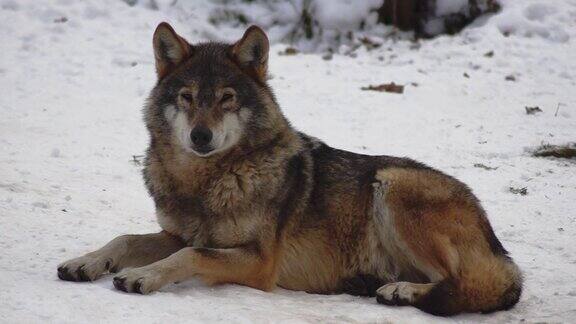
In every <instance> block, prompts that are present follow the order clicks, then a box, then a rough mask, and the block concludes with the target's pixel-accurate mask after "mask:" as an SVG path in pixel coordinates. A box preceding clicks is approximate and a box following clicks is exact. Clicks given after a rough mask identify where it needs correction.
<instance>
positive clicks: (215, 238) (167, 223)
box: [156, 208, 262, 247]
mask: <svg viewBox="0 0 576 324" xmlns="http://www.w3.org/2000/svg"><path fill="white" fill-rule="evenodd" d="M156 218H157V221H158V224H159V225H160V227H161V228H162V229H163V230H165V231H166V232H168V233H170V234H172V235H175V236H178V237H180V238H181V239H182V240H184V241H185V242H186V243H187V245H189V246H197V247H230V246H236V245H240V244H244V243H245V242H246V241H247V240H249V239H250V237H251V235H252V234H253V233H254V231H256V230H257V227H259V226H262V219H261V218H260V217H257V216H253V217H251V215H250V214H248V213H241V212H240V213H237V214H220V213H214V212H206V210H203V209H200V208H198V209H196V210H190V209H187V210H178V209H175V208H172V209H170V210H166V209H162V208H157V211H156Z"/></svg>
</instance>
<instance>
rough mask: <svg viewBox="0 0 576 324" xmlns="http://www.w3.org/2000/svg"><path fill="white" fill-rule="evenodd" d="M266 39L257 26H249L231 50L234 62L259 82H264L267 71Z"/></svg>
mask: <svg viewBox="0 0 576 324" xmlns="http://www.w3.org/2000/svg"><path fill="white" fill-rule="evenodd" d="M269 49H270V45H269V44H268V37H267V36H266V33H264V31H263V30H262V29H260V27H258V26H250V28H248V29H247V30H246V32H245V33H244V36H242V39H240V40H239V41H238V42H236V44H234V46H233V48H232V54H233V55H234V57H235V58H236V61H237V62H238V63H239V64H240V65H241V66H242V67H243V68H246V69H248V70H251V71H253V72H254V73H255V74H256V76H257V77H258V78H259V79H260V80H261V81H265V80H266V72H267V70H268V51H269Z"/></svg>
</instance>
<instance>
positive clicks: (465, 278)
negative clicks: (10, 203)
mask: <svg viewBox="0 0 576 324" xmlns="http://www.w3.org/2000/svg"><path fill="white" fill-rule="evenodd" d="M154 49H155V58H156V69H157V74H158V83H157V84H156V86H155V88H154V89H153V90H152V92H151V94H150V97H149V99H148V102H147V104H146V107H145V110H144V119H145V121H146V126H147V128H148V131H149V134H150V145H149V147H148V151H147V155H146V162H145V168H144V179H145V182H146V186H147V188H148V191H149V193H150V195H151V196H152V198H153V199H154V202H155V205H156V215H157V219H158V223H159V225H160V227H161V228H162V232H160V233H157V234H146V235H129V236H121V237H118V238H116V239H115V240H113V241H112V242H110V243H109V244H107V245H106V246H104V247H103V248H101V249H100V250H97V251H94V252H91V253H88V254H86V255H85V256H82V257H79V258H76V259H72V260H69V261H67V262H64V263H62V264H61V265H60V266H59V267H58V276H59V277H60V278H61V279H63V280H72V281H86V280H95V279H97V278H99V277H100V276H101V275H102V274H103V273H105V272H107V271H120V273H118V274H117V275H116V277H115V278H114V285H115V287H116V288H117V289H119V290H123V291H126V292H138V293H142V294H147V293H150V292H153V291H155V290H158V289H161V288H162V287H163V286H165V285H167V284H170V283H173V282H177V281H182V280H187V279H190V278H192V277H195V276H197V277H199V278H201V279H202V280H204V281H205V282H206V283H208V284H223V283H236V284H242V285H246V286H249V287H253V288H257V289H261V290H265V291H269V290H272V289H274V287H276V286H280V287H284V288H286V289H293V290H301V291H307V292H312V293H321V294H332V293H351V294H356V295H365V296H376V298H377V300H378V302H380V303H382V304H386V305H397V306H403V305H412V306H415V307H418V308H420V309H422V310H424V311H426V312H429V313H432V314H436V315H451V314H456V313H460V312H491V311H496V310H503V309H508V308H510V307H512V306H513V305H514V304H516V303H517V302H518V300H519V298H520V293H521V289H522V278H521V274H520V271H519V269H518V267H517V266H516V265H515V264H514V263H513V261H512V259H511V258H510V257H509V256H508V255H507V252H506V250H505V249H504V248H503V247H502V245H501V243H500V242H499V241H498V239H497V238H496V236H495V234H494V232H493V230H492V228H491V226H490V223H489V221H488V219H487V216H486V214H485V212H484V210H483V208H482V207H481V205H480V203H479V201H478V199H477V198H476V197H475V196H474V195H473V194H472V192H471V191H470V189H469V188H468V187H467V186H466V185H464V184H463V183H461V182H459V181H458V180H456V179H454V178H452V177H450V176H448V175H445V174H443V173H441V172H440V171H437V170H434V169H432V168H430V167H427V166H425V165H424V164H421V163H419V162H416V161H413V160H410V159H406V158H397V157H390V156H367V155H361V154H355V153H351V152H346V151H342V150H338V149H334V148H331V147H329V146H327V145H326V144H324V143H322V142H320V141H318V140H316V139H314V138H312V137H310V136H308V135H305V134H303V133H299V132H297V131H296V130H294V128H292V126H291V125H290V123H289V122H288V121H287V120H286V118H285V117H284V115H283V114H282V112H281V110H280V108H279V107H278V104H277V103H276V99H275V98H274V95H273V93H272V91H271V89H270V88H269V86H268V85H267V83H266V73H267V68H268V65H267V62H268V52H269V47H268V40H267V38H266V35H265V34H264V32H263V31H262V30H261V29H259V28H258V27H251V28H249V29H248V30H247V31H246V33H245V35H244V36H243V37H242V39H241V40H239V41H238V42H236V43H235V44H220V43H201V44H189V43H188V42H186V41H185V40H184V39H183V38H182V37H180V36H178V35H177V34H176V33H175V32H174V30H173V29H172V28H171V27H170V26H169V25H168V24H166V23H162V24H160V25H159V26H158V28H157V30H156V32H155V34H154Z"/></svg>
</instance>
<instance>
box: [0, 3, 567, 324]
mask: <svg viewBox="0 0 576 324" xmlns="http://www.w3.org/2000/svg"><path fill="white" fill-rule="evenodd" d="M165 2H166V3H164V2H161V6H160V10H153V9H150V8H148V7H149V6H146V5H137V6H134V7H130V6H128V5H127V4H126V3H124V2H121V1H112V0H108V1H98V0H91V1H88V0H86V1H73V0H59V1H38V0H22V1H20V0H18V1H16V0H0V91H1V95H0V112H1V115H0V116H1V118H0V322H4V323H16V322H19V323H20V322H23V323H30V322H36V323H45V322H58V323H63V322H70V323H81V322H123V323H127V322H129V323H132V322H158V323H159V322H167V323H168V322H187V323H190V322H213V321H226V322H239V323H259V322H282V323H292V322H294V323H296V322H318V321H320V322H330V323H335V322H402V323H405V322H406V323H411V322H414V323H416V322H422V321H426V322H435V321H441V320H442V321H448V322H474V323H476V322H491V323H502V322H508V321H510V322H518V321H522V320H526V321H527V322H571V321H574V318H576V163H574V162H573V161H568V160H560V159H541V158H534V157H531V156H530V154H529V150H530V149H532V148H534V147H536V146H538V145H540V144H541V143H551V144H562V143H566V142H573V141H575V140H576V1H573V0H554V1H551V0H522V1H519V0H503V1H502V2H503V11H502V12H501V13H499V14H497V15H495V16H492V17H489V18H486V19H482V20H481V21H478V22H477V23H475V24H474V25H473V26H470V27H468V28H467V29H466V30H465V31H464V32H463V33H461V34H460V35H458V36H456V37H448V36H441V37H438V38H436V39H433V40H429V41H421V42H418V43H411V42H409V41H397V42H394V41H392V40H388V41H385V42H384V44H383V45H382V46H381V47H380V48H378V49H376V50H372V51H367V50H366V49H364V48H360V49H358V50H357V51H356V53H355V56H356V57H350V56H345V55H334V57H333V58H332V59H331V60H324V59H322V55H319V54H297V55H294V56H286V55H278V54H277V53H278V52H280V51H282V50H283V49H284V48H285V45H282V44H276V45H274V47H273V48H272V51H271V58H270V63H271V67H270V70H271V73H272V75H273V79H272V80H271V81H270V82H271V85H272V86H273V87H274V89H275V90H276V94H277V97H278V100H279V102H280V104H281V106H282V107H283V109H284V111H285V113H286V115H287V116H288V117H289V118H290V119H291V120H292V121H293V124H294V125H295V126H296V127H297V128H299V129H301V130H303V131H305V132H308V133H310V134H312V135H315V136H317V137H319V138H321V139H323V140H325V141H326V142H328V143H329V144H331V145H333V146H336V147H339V148H343V149H348V150H352V151H356V152H362V153H369V154H389V155H399V156H409V157H412V158H415V159H418V160H421V161H424V162H426V163H428V164H430V165H432V166H434V167H436V168H439V169H441V170H444V171H446V172H447V173H449V174H452V175H454V176H456V177H457V178H459V179H461V180H463V181H464V182H466V183H468V184H469V185H470V186H471V187H472V189H473V190H474V191H475V192H476V194H477V195H478V196H479V197H480V199H481V200H482V201H483V203H484V206H485V208H486V209H487V211H488V213H489V215H490V220H491V222H492V224H493V226H494V228H495V230H496V233H497V235H498V236H499V237H500V238H501V240H502V241H503V243H504V245H505V246H506V247H507V248H508V249H509V250H510V252H511V254H512V256H513V257H514V258H515V259H516V261H517V262H518V264H519V265H520V267H521V268H522V269H523V271H524V274H525V282H526V287H525V291H524V294H523V296H522V299H521V301H520V303H519V304H518V305H517V306H516V307H515V308H514V309H513V310H511V311H508V312H499V313H495V314H491V315H476V314H467V315H459V316H456V317H452V318H449V319H440V318H436V317H433V316H429V315H427V314H424V313H422V312H420V311H418V310H417V309H414V308H406V307H404V308H392V307H386V306H382V305H378V304H376V301H375V300H374V299H369V298H360V297H352V296H348V295H336V296H320V295H312V294H306V293H303V292H291V291H286V290H282V289H277V290H275V291H274V292H272V293H264V292H260V291H257V290H254V289H250V288H245V287H240V286H231V285H227V286H219V287H206V286H204V285H203V284H201V283H200V282H197V281H191V282H186V283H181V284H178V285H171V286H168V287H166V288H164V289H162V290H161V291H160V292H157V293H155V294H153V295H150V296H140V295H129V294H125V293H122V292H118V291H116V290H114V289H113V287H112V283H111V280H110V279H111V278H110V277H105V278H103V279H101V280H99V281H97V282H95V283H70V282H64V281H60V280H58V278H57V277H56V266H57V264H58V263H60V262H62V261H64V260H66V259H69V258H72V257H76V256H79V255H81V254H83V253H86V252H88V251H91V250H93V249H95V248H98V247H100V246H101V245H103V244H105V243H106V242H108V241H109V240H111V239H112V238H114V237H116V236H118V235H120V234H125V233H145V232H152V231H157V230H158V226H157V225H156V223H155V217H154V215H153V212H154V211H153V204H152V201H151V199H150V198H148V196H147V194H146V192H145V189H144V186H143V182H142V179H141V176H140V168H141V167H140V166H138V165H137V163H135V162H134V161H133V160H134V158H133V156H136V160H138V157H137V156H138V155H141V154H143V151H144V149H145V147H146V144H147V135H146V132H145V128H144V126H143V123H142V121H141V113H140V109H141V106H142V104H143V101H144V99H145V97H146V95H147V92H148V91H149V90H150V89H151V87H152V86H153V84H154V82H155V75H154V66H153V58H152V49H151V36H152V32H153V30H154V28H155V26H156V25H157V23H159V22H160V21H162V20H166V21H169V22H171V23H172V24H173V26H174V27H175V28H176V30H177V31H180V32H181V33H182V34H183V35H184V36H185V37H187V38H188V39H189V40H190V41H192V42H196V41H199V40H200V38H202V37H204V36H205V35H211V34H214V33H218V29H216V28H215V27H213V26H209V25H208V24H207V22H206V18H205V17H206V16H207V15H206V12H205V10H206V8H208V7H209V6H208V5H206V4H205V3H204V2H200V1H199V2H194V3H197V6H198V9H197V10H192V11H189V12H186V13H185V12H181V11H178V10H177V8H174V7H170V6H169V4H168V3H169V2H171V1H165ZM194 6H195V5H190V4H188V6H187V8H188V9H190V8H192V9H194ZM241 33H242V30H238V31H237V34H238V35H240V34H241ZM203 35H204V36H203ZM506 35H507V36H506ZM236 36H237V35H229V34H226V35H220V37H221V38H233V37H236ZM487 53H492V54H493V55H491V54H487ZM507 77H508V79H510V78H514V79H515V81H510V80H506V78H507ZM391 81H393V82H395V83H397V84H403V85H406V87H405V91H404V93H403V94H394V93H380V92H372V91H362V90H360V88H361V87H364V86H368V85H370V84H380V83H388V82H391ZM525 106H539V107H540V108H541V109H542V110H543V112H541V113H538V114H535V115H527V114H526V113H525V108H524V107H525ZM475 165H476V166H475ZM482 166H484V167H488V168H490V169H489V170H487V169H486V168H483V167H482ZM491 168H494V169H491ZM510 187H513V188H524V187H525V188H526V189H527V194H526V195H520V194H514V193H512V192H511V191H510V190H509V188H510Z"/></svg>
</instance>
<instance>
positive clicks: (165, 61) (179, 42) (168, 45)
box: [153, 22, 192, 79]
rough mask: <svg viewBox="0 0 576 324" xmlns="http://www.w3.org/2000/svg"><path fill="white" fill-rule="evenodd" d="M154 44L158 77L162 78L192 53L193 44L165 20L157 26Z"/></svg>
mask: <svg viewBox="0 0 576 324" xmlns="http://www.w3.org/2000/svg"><path fill="white" fill-rule="evenodd" d="M153 46H154V58H155V60H156V73H157V74H158V79H162V78H164V77H165V76H166V75H168V73H170V72H172V71H173V70H174V69H175V68H176V67H177V66H178V65H179V64H180V63H182V62H183V61H184V60H185V59H187V58H188V57H190V55H191V53H192V46H191V45H190V44H188V42H187V41H186V40H185V39H184V38H182V37H180V36H178V34H176V32H175V31H174V29H173V28H172V26H170V25H168V23H165V22H163V23H160V25H158V27H156V31H155V32H154V38H153Z"/></svg>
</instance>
